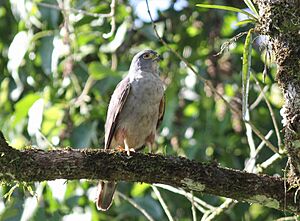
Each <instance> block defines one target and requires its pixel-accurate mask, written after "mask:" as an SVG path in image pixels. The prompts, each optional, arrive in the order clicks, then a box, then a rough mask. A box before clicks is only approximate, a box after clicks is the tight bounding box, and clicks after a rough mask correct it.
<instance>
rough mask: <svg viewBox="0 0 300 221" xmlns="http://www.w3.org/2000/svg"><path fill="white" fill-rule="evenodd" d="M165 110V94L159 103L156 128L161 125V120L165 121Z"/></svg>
mask: <svg viewBox="0 0 300 221" xmlns="http://www.w3.org/2000/svg"><path fill="white" fill-rule="evenodd" d="M165 110H166V95H165V94H164V96H163V97H162V99H161V101H160V103H159V109H158V120H157V124H156V129H157V128H158V127H159V126H160V124H161V122H162V121H163V118H164V115H165Z"/></svg>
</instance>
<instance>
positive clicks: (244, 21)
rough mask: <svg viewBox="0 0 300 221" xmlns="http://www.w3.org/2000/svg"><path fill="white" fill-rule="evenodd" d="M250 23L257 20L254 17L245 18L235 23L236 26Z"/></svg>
mask: <svg viewBox="0 0 300 221" xmlns="http://www.w3.org/2000/svg"><path fill="white" fill-rule="evenodd" d="M248 23H255V20H253V19H245V20H242V21H239V22H238V23H236V24H235V25H236V26H242V25H244V24H248Z"/></svg>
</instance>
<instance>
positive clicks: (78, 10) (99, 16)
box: [37, 2, 111, 18]
mask: <svg viewBox="0 0 300 221" xmlns="http://www.w3.org/2000/svg"><path fill="white" fill-rule="evenodd" d="M37 5H39V6H42V7H45V8H51V9H55V10H58V11H61V10H62V9H61V7H59V5H55V4H48V3H45V2H37ZM68 10H69V11H71V12H74V13H78V14H83V15H88V16H92V17H95V18H107V17H111V13H107V14H101V13H92V12H88V11H85V10H82V9H76V8H69V9H68Z"/></svg>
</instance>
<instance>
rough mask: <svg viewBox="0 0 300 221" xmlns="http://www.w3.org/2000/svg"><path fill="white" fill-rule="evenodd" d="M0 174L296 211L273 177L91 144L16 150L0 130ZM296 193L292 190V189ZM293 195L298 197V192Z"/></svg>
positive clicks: (286, 191) (298, 206)
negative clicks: (170, 189)
mask: <svg viewBox="0 0 300 221" xmlns="http://www.w3.org/2000/svg"><path fill="white" fill-rule="evenodd" d="M0 156H1V157H0V165H1V167H0V180H2V181H12V180H14V181H25V182H32V181H44V180H54V179H68V180H75V179H93V180H94V179H96V180H98V179H102V180H110V181H112V180H115V181H127V182H145V183H162V184H168V185H171V186H174V187H180V188H184V189H185V190H187V191H191V190H193V191H197V192H203V193H207V194H212V195H218V196H224V197H229V198H232V199H236V200H238V201H247V202H250V203H259V204H262V205H264V206H267V207H271V208H275V209H279V210H285V211H290V212H293V213H299V212H300V204H299V202H300V201H299V199H298V200H296V202H295V201H294V196H295V191H294V190H289V186H287V187H286V188H285V183H284V180H283V179H281V178H279V177H272V176H268V175H257V174H253V173H246V172H244V171H238V170H234V169H228V168H222V167H219V166H218V165H215V164H207V163H199V162H195V161H191V160H188V159H186V158H182V157H172V156H162V155H155V154H142V153H131V156H130V157H128V156H127V155H126V154H125V153H121V152H117V151H104V150H93V149H84V150H76V149H70V148H68V149H57V150H50V151H43V150H38V149H26V150H16V149H14V148H12V147H10V146H9V145H8V144H7V143H6V141H5V139H4V137H3V135H2V134H1V132H0ZM296 198H297V195H296ZM298 198H299V197H298Z"/></svg>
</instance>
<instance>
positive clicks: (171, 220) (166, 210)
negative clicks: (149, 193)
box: [152, 185, 174, 221]
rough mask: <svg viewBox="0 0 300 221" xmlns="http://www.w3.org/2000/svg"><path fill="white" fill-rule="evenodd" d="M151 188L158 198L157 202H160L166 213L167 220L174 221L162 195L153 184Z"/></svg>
mask: <svg viewBox="0 0 300 221" xmlns="http://www.w3.org/2000/svg"><path fill="white" fill-rule="evenodd" d="M152 189H153V191H154V193H155V195H156V196H157V198H158V200H159V202H160V204H161V206H162V208H163V209H164V211H165V213H166V215H167V217H168V219H169V221H174V219H173V217H172V215H171V213H170V210H169V208H168V206H167V204H166V203H165V201H164V199H163V198H162V196H161V195H160V192H159V190H158V189H157V188H156V186H153V185H152Z"/></svg>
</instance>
